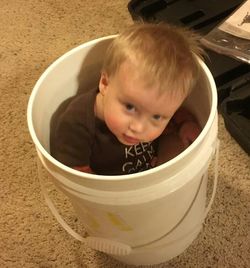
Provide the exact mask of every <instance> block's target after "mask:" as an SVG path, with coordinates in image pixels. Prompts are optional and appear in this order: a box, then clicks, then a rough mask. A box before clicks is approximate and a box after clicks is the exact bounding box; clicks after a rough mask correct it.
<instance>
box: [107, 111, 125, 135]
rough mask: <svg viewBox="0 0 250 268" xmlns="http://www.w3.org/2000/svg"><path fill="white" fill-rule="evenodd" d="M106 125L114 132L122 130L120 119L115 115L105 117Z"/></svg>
mask: <svg viewBox="0 0 250 268" xmlns="http://www.w3.org/2000/svg"><path fill="white" fill-rule="evenodd" d="M106 124H107V125H108V127H109V128H110V129H111V131H114V130H119V129H120V130H121V128H122V118H121V117H119V116H118V115H115V114H110V115H109V116H107V117H106Z"/></svg>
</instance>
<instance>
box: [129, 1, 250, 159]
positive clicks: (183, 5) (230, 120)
mask: <svg viewBox="0 0 250 268" xmlns="http://www.w3.org/2000/svg"><path fill="white" fill-rule="evenodd" d="M243 2H244V1H243V0H226V1H218V0H209V1H205V0H132V1H130V2H129V3H128V10H129V12H130V14H131V16H132V18H133V20H135V21H137V20H143V21H147V22H155V23H157V22H162V21H165V22H168V23H172V24H176V25H182V26H185V27H189V28H192V29H194V30H196V31H198V32H199V33H200V34H201V35H205V34H206V33H208V32H209V31H210V30H212V29H213V28H214V27H215V26H216V25H217V24H219V23H220V22H222V21H223V20H224V19H226V17H228V16H229V15H230V14H231V13H232V12H233V11H234V10H235V9H236V8H237V7H239V6H240V5H241V4H242V3H243ZM206 52H207V54H208V59H207V60H206V64H207V66H208V67H209V69H210V71H211V73H212V74H213V77H214V79H215V82H216V86H217V91H218V103H219V107H218V108H219V110H220V111H221V114H222V116H223V118H224V120H225V125H226V128H227V130H228V131H229V132H230V133H231V135H232V136H233V137H234V138H235V140H236V141H237V142H238V143H239V144H240V145H241V147H242V148H243V149H244V150H245V151H246V152H247V153H248V154H250V137H249V133H250V130H249V127H250V117H249V107H250V103H249V99H250V65H249V64H247V63H243V62H241V61H238V60H235V59H233V58H230V57H227V56H225V55H222V54H218V53H215V52H213V51H211V50H206Z"/></svg>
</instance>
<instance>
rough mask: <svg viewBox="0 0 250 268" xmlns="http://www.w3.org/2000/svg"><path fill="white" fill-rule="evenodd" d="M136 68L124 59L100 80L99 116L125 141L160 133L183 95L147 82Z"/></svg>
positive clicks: (150, 138)
mask: <svg viewBox="0 0 250 268" xmlns="http://www.w3.org/2000/svg"><path fill="white" fill-rule="evenodd" d="M139 71H140V70H137V69H136V68H135V66H134V65H133V64H132V63H130V62H128V61H126V62H124V63H123V64H122V65H121V66H120V68H119V70H118V71H117V72H116V74H115V75H113V76H112V77H108V76H107V74H105V73H103V74H102V76H101V79H100V83H99V90H100V94H101V96H102V105H100V106H101V107H99V110H101V112H100V114H102V118H101V119H103V120H104V121H105V123H106V125H107V126H108V128H109V129H110V131H111V132H112V133H113V134H114V135H115V136H116V137H117V139H118V140H119V141H120V142H121V143H123V144H125V145H135V144H138V143H140V142H149V141H153V140H154V139H156V138H157V137H159V136H160V135H161V133H162V132H163V130H164V129H165V127H166V126H167V124H168V122H169V120H170V119H171V117H172V116H173V114H174V113H175V111H176V110H177V109H178V107H179V106H180V105H181V103H182V102H183V99H184V96H172V95H171V94H170V93H169V92H168V90H166V92H164V93H162V94H159V90H158V88H154V87H152V86H150V87H149V86H146V83H145V81H144V80H143V79H142V78H141V77H140V73H139ZM176 95H177V94H176ZM179 95H180V94H179Z"/></svg>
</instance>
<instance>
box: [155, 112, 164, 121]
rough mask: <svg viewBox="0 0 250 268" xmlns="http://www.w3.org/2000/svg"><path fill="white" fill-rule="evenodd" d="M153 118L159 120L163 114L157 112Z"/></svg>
mask: <svg viewBox="0 0 250 268" xmlns="http://www.w3.org/2000/svg"><path fill="white" fill-rule="evenodd" d="M153 119H154V120H156V121H159V120H161V119H162V116H161V115H159V114H155V115H153Z"/></svg>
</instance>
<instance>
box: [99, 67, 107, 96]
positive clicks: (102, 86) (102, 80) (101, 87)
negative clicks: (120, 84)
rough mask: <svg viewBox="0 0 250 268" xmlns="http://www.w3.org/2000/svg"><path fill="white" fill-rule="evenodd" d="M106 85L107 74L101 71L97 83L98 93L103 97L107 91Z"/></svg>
mask: <svg viewBox="0 0 250 268" xmlns="http://www.w3.org/2000/svg"><path fill="white" fill-rule="evenodd" d="M108 84H109V78H108V74H107V73H106V72H104V71H103V72H101V78H100V81H99V91H100V93H101V94H102V95H104V94H105V92H106V91H107V88H108Z"/></svg>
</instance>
